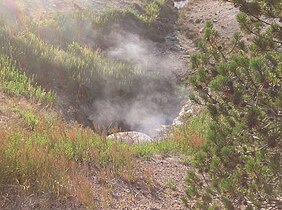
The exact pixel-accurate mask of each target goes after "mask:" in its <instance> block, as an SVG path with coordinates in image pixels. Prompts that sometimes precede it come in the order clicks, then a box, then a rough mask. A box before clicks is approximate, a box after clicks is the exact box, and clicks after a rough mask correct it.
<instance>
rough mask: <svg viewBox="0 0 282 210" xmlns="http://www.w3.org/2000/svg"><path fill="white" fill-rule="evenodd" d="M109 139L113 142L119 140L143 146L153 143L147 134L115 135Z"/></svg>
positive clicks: (120, 133)
mask: <svg viewBox="0 0 282 210" xmlns="http://www.w3.org/2000/svg"><path fill="white" fill-rule="evenodd" d="M107 138H108V139H111V140H118V141H121V142H124V143H127V144H143V143H150V142H152V141H153V139H152V138H151V137H150V136H148V135H147V134H144V133H140V132H136V131H130V132H119V133H114V134H111V135H109V136H107Z"/></svg>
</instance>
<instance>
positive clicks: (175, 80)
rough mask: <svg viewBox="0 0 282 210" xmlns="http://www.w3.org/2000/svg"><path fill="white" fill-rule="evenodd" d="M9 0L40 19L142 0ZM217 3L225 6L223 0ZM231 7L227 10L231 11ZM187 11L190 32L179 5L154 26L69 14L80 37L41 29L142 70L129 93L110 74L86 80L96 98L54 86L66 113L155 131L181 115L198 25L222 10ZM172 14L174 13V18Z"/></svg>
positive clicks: (49, 37) (108, 125) (68, 23)
mask: <svg viewBox="0 0 282 210" xmlns="http://www.w3.org/2000/svg"><path fill="white" fill-rule="evenodd" d="M5 2H6V4H8V5H9V6H10V8H11V11H12V13H13V12H14V13H15V14H16V15H23V14H25V15H28V16H32V17H34V18H37V19H41V20H42V19H44V18H45V17H49V16H52V14H55V13H61V14H67V13H71V12H73V11H81V10H91V11H95V12H94V13H96V12H97V13H100V12H102V11H103V10H105V9H107V8H112V7H115V8H117V7H120V8H121V7H122V8H125V7H127V6H134V7H137V8H139V7H138V6H136V5H137V4H134V3H135V2H139V1H127V0H123V1H116V0H112V1H96V0H93V1H91V0H83V1H76V0H60V1H55V0H46V1H43V0H17V1H14V2H10V1H6V0H5ZM208 4H210V6H211V7H212V5H213V4H218V3H215V2H214V1H210V2H208ZM14 5H17V6H14ZM172 5H173V1H171V7H172ZM194 5H195V6H194ZM186 6H187V8H189V7H195V8H196V7H197V2H194V1H193V2H191V3H190V2H189V3H188V5H186ZM218 8H219V9H220V8H221V7H220V5H218ZM139 9H140V8H139ZM200 11H201V10H200ZM229 11H230V12H229V13H230V14H233V13H234V11H233V10H229ZM22 13H23V14H22ZM229 13H228V12H224V13H223V14H224V15H229ZM186 14H187V15H190V16H191V17H190V19H189V21H188V22H189V24H186V23H183V27H182V30H185V33H186V34H185V35H186V36H185V37H183V36H181V33H180V32H179V31H178V29H177V27H178V26H177V23H178V22H177V16H178V15H177V10H176V9H175V10H174V12H173V13H170V14H168V13H167V14H162V15H163V18H162V20H161V21H163V22H165V23H163V24H162V25H161V24H159V25H156V26H153V27H155V29H154V28H153V29H150V30H148V31H146V30H144V29H142V27H141V26H140V25H138V24H137V23H134V22H132V20H130V19H129V20H125V21H124V22H123V23H119V24H115V25H113V26H110V27H109V28H107V29H106V30H96V29H93V27H92V26H91V24H82V25H77V24H76V23H74V22H73V20H72V19H71V18H68V17H67V16H66V17H67V18H65V19H64V27H67V28H68V29H67V30H69V31H74V32H75V36H77V37H79V39H78V40H76V39H75V37H73V36H71V34H69V33H67V34H64V35H63V37H60V39H58V40H56V38H57V35H56V33H55V32H54V31H53V30H52V28H51V30H50V29H48V30H45V31H44V30H42V31H41V33H40V34H41V37H42V38H43V39H44V40H45V41H46V42H48V43H51V44H53V45H59V47H64V45H65V44H64V45H61V42H62V39H63V41H66V40H67V41H66V42H69V43H71V42H72V41H79V42H80V43H81V44H83V45H86V46H88V47H90V48H92V49H93V50H98V51H101V53H102V54H103V55H104V56H106V57H109V58H112V59H115V60H118V61H119V62H122V63H125V64H130V65H132V68H136V69H138V70H137V71H139V72H140V73H139V74H138V75H137V76H134V77H133V78H132V80H131V83H132V84H131V85H130V87H129V89H130V91H131V94H130V95H128V94H127V93H126V92H125V91H124V90H120V89H119V88H118V87H117V86H116V83H112V82H110V81H108V80H107V78H105V79H104V80H105V81H104V82H102V81H99V82H101V85H100V86H99V88H98V89H97V88H96V89H92V90H91V89H90V87H89V85H86V87H85V88H87V89H90V90H91V91H92V92H97V93H96V94H94V97H95V98H94V100H93V101H91V102H87V103H84V102H83V101H76V102H74V101H73V100H72V99H70V98H68V97H66V95H65V93H64V92H62V91H60V88H59V87H55V90H56V92H57V95H58V96H59V97H58V99H59V100H58V102H59V103H58V104H59V105H60V107H61V109H62V111H63V112H64V113H65V116H66V118H67V119H70V120H78V121H79V122H81V123H83V124H88V125H90V126H91V125H94V128H97V127H99V128H101V127H104V128H105V129H103V130H105V131H106V132H111V131H109V130H111V129H112V128H114V127H116V126H117V127H118V128H119V129H122V130H136V131H141V132H144V133H146V134H149V135H150V136H152V137H155V136H157V135H158V130H160V129H161V127H162V125H169V124H171V123H172V121H173V119H174V118H175V117H176V116H177V115H178V113H179V111H180V109H181V105H182V104H181V103H182V102H183V101H184V98H185V96H187V95H188V94H189V93H188V92H187V90H185V89H184V88H183V87H181V86H180V85H179V81H180V80H183V79H186V78H187V77H188V76H189V74H190V73H191V72H189V69H188V65H187V58H188V57H189V54H190V53H191V52H193V51H195V50H196V47H195V44H194V43H193V41H194V40H195V37H197V36H198V34H199V31H198V30H202V29H201V28H200V29H199V27H202V26H201V25H203V22H204V19H208V18H213V16H214V14H215V15H217V13H211V14H209V11H207V12H205V13H203V12H198V13H197V14H194V13H186ZM203 14H205V15H206V16H203ZM168 16H175V18H172V17H168ZM229 17H230V15H229ZM185 18H187V17H184V18H183V19H182V21H184V19H185ZM194 19H195V20H194ZM227 20H228V19H227ZM231 20H232V18H231ZM231 25H232V24H231ZM187 26H188V28H187V29H186V27H187ZM229 26H230V25H229ZM226 31H228V30H226ZM186 37H189V39H187V38H186ZM68 40H69V41H68ZM91 85H92V84H91ZM55 86H57V85H55Z"/></svg>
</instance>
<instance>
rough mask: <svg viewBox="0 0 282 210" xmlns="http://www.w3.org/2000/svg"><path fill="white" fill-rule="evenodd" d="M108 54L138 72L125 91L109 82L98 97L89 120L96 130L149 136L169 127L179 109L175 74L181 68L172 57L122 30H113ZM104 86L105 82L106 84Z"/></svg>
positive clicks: (109, 37)
mask: <svg viewBox="0 0 282 210" xmlns="http://www.w3.org/2000/svg"><path fill="white" fill-rule="evenodd" d="M105 40H110V41H109V42H110V44H109V43H108V46H107V49H106V52H107V55H108V56H110V57H112V58H114V59H116V60H118V61H121V62H123V63H128V64H131V65H132V66H133V67H134V68H137V69H138V71H139V73H138V75H137V76H134V77H133V78H132V84H131V85H130V86H129V87H128V89H126V90H125V89H120V88H119V87H116V86H115V84H113V83H109V84H107V85H105V88H104V89H103V91H102V94H101V93H100V94H99V95H97V98H96V99H95V100H94V102H93V104H92V107H91V114H90V115H89V117H88V119H89V120H90V121H91V122H93V125H94V128H95V130H96V131H97V130H98V131H99V130H101V128H104V129H102V130H104V132H105V131H106V133H107V134H112V133H115V132H118V131H138V132H142V133H145V134H147V135H149V136H151V137H155V136H157V135H158V132H159V131H160V130H161V129H162V127H163V126H165V125H170V124H171V123H172V121H173V119H174V118H175V117H176V116H177V115H178V113H179V110H180V101H181V97H180V93H179V88H178V86H177V79H176V73H175V72H176V71H178V70H179V69H180V68H181V66H180V65H179V64H178V62H176V58H175V57H173V56H172V55H170V56H168V55H167V54H166V53H165V51H163V52H161V51H160V48H159V47H158V46H156V43H154V42H152V41H149V40H144V39H142V38H141V37H140V36H138V35H135V34H131V33H128V32H124V31H120V30H119V31H113V32H112V33H110V34H109V35H108V36H107V37H105ZM106 83H107V82H106Z"/></svg>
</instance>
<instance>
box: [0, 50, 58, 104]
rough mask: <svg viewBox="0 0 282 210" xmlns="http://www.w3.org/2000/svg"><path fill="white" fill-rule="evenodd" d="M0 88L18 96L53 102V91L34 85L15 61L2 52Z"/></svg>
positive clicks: (0, 59)
mask: <svg viewBox="0 0 282 210" xmlns="http://www.w3.org/2000/svg"><path fill="white" fill-rule="evenodd" d="M0 89H2V90H3V91H4V92H6V93H9V94H13V95H16V96H26V97H29V98H31V99H33V100H35V101H40V102H47V103H51V102H53V101H54V97H55V96H54V94H53V92H51V91H49V92H47V91H45V90H43V89H42V88H41V87H40V86H37V85H33V80H32V79H29V78H28V77H27V76H26V75H25V73H23V72H22V71H20V70H18V69H17V68H16V65H15V64H14V62H13V61H12V60H11V59H10V58H8V57H7V56H4V55H2V54H1V53H0Z"/></svg>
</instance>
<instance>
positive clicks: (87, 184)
mask: <svg viewBox="0 0 282 210" xmlns="http://www.w3.org/2000/svg"><path fill="white" fill-rule="evenodd" d="M176 7H179V8H176ZM238 13H239V8H237V7H234V5H233V4H232V3H228V2H222V1H217V0H190V1H171V0H153V1H147V0H134V1H128V0H122V1H117V0H111V1H100V0H97V1H96V0H94V1H90V0H83V1H76V0H60V1H55V0H47V1H42V0H16V1H8V0H3V1H1V2H0V144H1V145H0V209H218V208H220V209H223V208H225V209H234V208H231V207H230V206H231V205H229V203H228V202H227V201H226V202H224V201H223V202H222V200H221V199H222V197H220V196H219V194H216V193H214V192H213V191H212V190H211V191H208V190H209V189H210V186H209V184H208V182H210V181H213V179H212V178H214V177H213V175H209V176H207V175H206V174H205V173H208V172H209V171H208V169H210V168H208V167H207V165H208V164H209V162H208V161H210V160H211V162H212V163H211V164H210V165H211V166H212V165H213V166H214V165H215V164H218V167H219V166H220V167H219V169H220V170H219V171H220V172H221V170H225V169H224V167H223V166H222V165H220V163H218V162H217V159H213V158H214V157H215V156H216V155H218V154H227V153H228V154H227V155H226V157H225V156H224V157H225V158H226V160H229V158H230V159H232V158H233V157H235V154H233V153H232V152H231V151H233V150H231V149H230V148H229V147H228V149H230V150H228V151H224V152H222V151H221V150H220V149H218V150H217V149H214V150H212V151H208V149H207V147H208V148H212V149H213V147H214V144H211V143H210V142H211V139H216V140H217V139H218V140H221V139H222V137H221V136H219V134H218V136H217V134H214V133H212V131H213V128H215V127H213V126H214V124H215V123H216V122H224V123H225V121H224V120H223V118H220V119H219V120H218V119H216V117H218V116H216V117H215V116H214V115H213V113H214V112H213V111H214V109H212V110H211V107H212V106H216V105H217V104H220V103H219V102H217V103H214V104H212V102H211V104H212V105H210V104H209V103H210V101H209V100H210V99H209V98H212V99H213V97H214V96H216V97H215V99H213V100H214V101H215V100H217V99H218V100H219V98H220V97H218V96H217V95H216V91H217V90H218V89H220V88H218V86H221V85H218V84H217V83H216V82H212V81H209V82H210V83H207V82H205V81H204V79H203V78H202V77H201V76H203V75H204V76H206V75H208V76H207V78H206V79H207V80H208V79H211V78H212V77H213V76H214V72H212V74H211V75H209V74H208V73H203V72H202V70H203V69H204V68H206V66H205V65H211V66H212V67H211V68H207V69H206V72H208V71H209V70H210V69H212V70H213V68H214V69H217V67H216V65H217V62H218V61H219V60H220V53H217V52H215V51H212V47H214V46H213V45H212V44H217V43H216V41H218V40H217V38H216V39H215V40H216V41H214V42H213V40H212V41H211V42H210V43H209V44H211V45H212V47H206V48H205V46H204V44H202V45H201V42H199V41H200V38H201V37H206V36H207V35H208V34H209V33H210V34H212V35H215V36H217V35H219V36H220V39H219V42H220V44H222V43H224V44H222V45H220V46H219V47H218V46H217V45H216V47H217V50H219V51H220V50H221V48H220V47H221V46H223V47H226V48H228V47H229V48H232V44H234V43H233V39H234V36H233V34H234V33H235V32H236V31H238V30H239V28H240V27H242V26H241V25H242V24H241V25H240V22H239V23H237V22H236V15H237V14H238ZM207 21H210V22H209V23H211V22H212V24H213V29H216V30H217V31H218V33H217V32H214V31H213V29H211V28H208V27H209V25H208V24H206V22H207ZM207 28H208V29H207ZM211 37H212V36H211ZM253 37H254V34H249V35H245V36H243V37H242V40H243V41H244V42H246V43H247V44H249V43H251V39H252V38H253ZM206 41H207V42H209V41H210V39H209V38H207V39H206ZM197 43H200V44H197ZM228 43H231V44H228ZM238 43H239V41H238ZM240 43H241V42H240ZM236 44H237V43H236V42H235V44H234V47H233V48H232V49H231V50H230V52H228V53H227V56H229V54H230V55H232V53H233V51H235V45H236ZM277 49H280V48H279V47H278V48H277ZM209 50H210V51H211V53H210V54H211V55H212V56H214V54H215V56H214V57H212V56H209V55H208V56H206V54H207V52H210V51H209ZM238 51H239V53H242V52H245V51H244V49H241V51H240V50H238ZM220 52H221V51H220ZM197 53H203V54H199V55H198V54H197ZM204 53H206V54H204ZM246 54H247V53H246ZM201 55H202V56H201ZM244 55H245V54H244ZM197 56H198V57H197ZM205 56H206V57H205ZM279 58H280V57H279ZM279 58H277V59H278V62H277V63H279ZM201 59H202V60H201ZM209 59H210V60H209ZM217 59H218V60H217ZM231 59H232V57H231V56H230V60H231ZM208 61H209V62H208ZM197 62H198V63H197ZM225 62H226V63H228V59H225ZM250 63H251V64H252V62H250ZM254 65H255V64H254ZM273 65H274V64H273ZM279 65H280V67H279ZM279 65H278V64H277V66H278V67H277V66H275V65H274V66H275V67H277V69H278V68H280V70H281V64H279ZM215 67H216V68H215ZM273 68H274V67H273ZM218 69H219V70H218V72H219V74H221V73H222V72H223V70H222V69H221V68H220V67H218ZM226 69H227V67H226ZM280 73H281V72H280ZM222 74H224V76H226V73H222ZM275 75H276V74H275V73H273V74H270V76H269V75H268V76H269V77H268V76H266V78H274V77H275ZM277 75H278V76H277V78H278V79H274V81H275V82H274V83H275V91H277V89H279V87H280V84H281V80H280V79H281V78H280V77H279V72H278V73H277ZM204 76H203V77H204ZM216 76H217V74H216ZM195 78H196V79H195ZM279 78H280V79H279ZM216 79H218V78H216ZM224 81H225V80H224ZM246 81H249V80H248V79H247V80H246ZM217 82H218V81H217ZM219 82H222V81H221V80H220V81H219ZM226 83H227V82H226ZM226 83H224V82H222V84H223V85H222V87H223V86H224V85H226ZM270 83H271V82H269V84H270ZM199 84H200V85H199ZM220 84H221V83H220ZM228 84H230V83H228ZM205 85H206V86H207V88H206V89H204V88H203V87H205ZM250 86H251V85H250ZM236 87H237V86H236ZM238 87H239V89H240V88H241V86H238ZM213 88H214V89H213ZM206 90H208V91H207V96H208V97H205V95H204V93H206V92H205V91H206ZM228 90H229V89H228ZM240 90H241V89H240ZM224 91H225V92H223V93H219V95H220V96H225V95H224V94H225V93H226V90H225V89H224ZM275 91H274V92H275ZM269 93H273V91H272V92H271V91H270V92H269ZM275 93H276V92H275ZM269 95H271V94H269ZM273 95H274V96H273V97H276V96H277V98H278V99H277V102H276V101H275V100H274V101H275V102H273V104H272V105H273V107H275V106H276V104H279V96H278V95H279V94H278V93H277V94H276V95H275V94H274V93H273ZM271 96H272V95H271ZM197 97H203V98H201V99H200V100H199V99H197ZM249 98H250V97H249V96H248V97H246V98H244V100H247V99H248V100H249ZM232 99H233V98H232ZM204 100H207V102H206V101H205V102H206V103H202V102H203V101H204ZM226 100H229V98H228V97H226ZM230 100H231V99H230ZM242 100H243V99H242ZM214 101H213V102H214ZM231 102H233V101H231ZM231 102H229V101H228V103H229V106H231V105H230V104H231ZM222 104H225V102H222ZM257 104H259V102H257ZM262 104H263V106H264V105H265V103H262ZM222 107H223V106H222ZM222 107H220V108H222ZM246 107H248V106H246ZM212 108H214V107H212ZM220 108H218V110H220V111H222V110H224V109H223V108H222V110H221V109H220ZM230 109H231V108H230ZM273 109H274V110H275V108H273ZM240 111H241V110H240ZM243 111H245V110H243ZM243 111H241V112H243ZM224 113H226V112H224ZM234 113H235V111H234ZM234 113H233V112H232V114H234ZM277 113H278V114H277V118H275V120H277V119H280V115H281V114H280V112H279V110H278V111H277ZM236 114H237V113H236ZM246 115H247V116H249V115H248V114H246ZM263 116H265V115H263ZM236 119H237V118H236ZM232 120H233V118H232V119H231V120H229V121H228V120H226V121H228V123H230V121H232ZM275 120H274V121H275ZM234 121H235V120H234ZM275 122H276V121H275ZM279 123H280V121H279V120H278V121H277V127H278V128H276V127H274V128H273V130H275V129H276V130H275V132H276V131H277V134H278V135H279V134H280V133H279V132H280V130H279V129H280V125H281V123H280V124H279ZM224 125H225V124H224ZM275 125H276V124H275ZM230 127H232V126H230ZM230 127H228V128H226V131H227V130H228V131H229V130H230V129H231V128H230ZM234 127H235V128H236V129H237V130H235V131H232V132H235V133H236V132H237V131H238V129H239V130H240V129H241V130H242V131H245V130H247V129H246V128H244V129H243V126H241V127H240V126H238V127H236V126H234ZM222 128H224V127H222ZM229 128H230V129H229ZM258 130H259V129H258ZM252 132H256V131H254V130H252ZM219 133H220V132H219ZM232 134H233V133H232ZM247 134H249V133H247ZM224 138H226V139H228V135H226V136H224ZM232 138H233V137H232ZM234 139H235V137H234ZM227 142H230V141H227ZM207 145H212V146H210V147H209V146H207ZM254 145H255V144H254ZM277 145H280V144H278V143H277ZM232 146H233V145H232ZM226 147H227V146H226ZM243 147H244V146H242V148H243ZM222 148H223V149H224V148H225V146H224V147H222ZM238 148H239V150H240V149H241V145H239V147H238ZM245 148H247V149H246V150H248V149H249V147H247V146H246V147H244V149H245ZM250 148H252V147H251V146H250ZM279 148H280V147H278V149H277V150H275V152H277V151H280V150H279ZM219 151H220V152H219ZM234 151H235V150H234ZM234 153H235V152H234ZM240 154H241V153H240ZM248 154H249V153H247V155H246V157H247V156H248ZM271 154H273V152H272V153H271ZM209 155H211V156H212V157H211V158H210V159H208V158H209ZM232 155H234V156H232ZM219 156H220V155H219ZM236 157H238V156H236ZM275 157H276V156H275ZM204 158H206V159H204ZM233 159H236V158H233ZM233 159H232V160H233ZM238 160H239V159H238ZM278 160H279V161H281V159H280V158H278ZM197 161H199V162H197ZM201 161H203V162H201ZM205 161H207V162H205ZM279 161H278V162H279ZM222 162H224V160H222ZM202 163H203V164H202ZM240 164H241V163H238V168H239V165H240ZM244 164H245V163H244ZM223 165H224V164H223ZM226 165H228V164H226ZM226 165H225V166H226ZM231 165H232V164H231ZM262 165H263V164H262ZM200 167H207V168H208V169H206V170H202V169H201V168H200ZM230 167H231V166H230ZM273 167H274V168H275V167H276V166H273ZM235 168H236V167H235ZM250 168H251V166H250ZM213 170H214V169H213ZM250 170H251V169H250ZM255 170H258V169H257V168H256V169H255ZM230 171H232V170H230ZM212 173H214V174H216V172H214V171H212ZM273 173H274V172H273ZM279 173H280V172H279V170H278V172H277V174H278V175H277V177H278V180H279V175H281V174H279ZM223 174H225V175H226V174H227V173H223ZM234 174H236V176H238V177H239V175H241V174H240V173H239V172H238V173H237V172H236V173H234ZM242 174H243V172H242ZM232 176H233V174H232V175H230V176H229V177H228V178H230V177H231V178H232ZM242 176H250V177H255V175H254V174H252V172H250V174H248V175H245V174H243V175H242ZM207 177H212V178H207ZM238 179H239V178H238ZM191 180H193V181H191ZM226 180H228V179H227V178H226ZM226 180H224V178H222V180H219V181H218V180H217V181H215V183H217V182H218V183H221V181H222V182H223V181H226ZM232 181H233V180H232ZM230 182H231V181H230ZM242 182H243V181H242ZM225 183H226V182H225ZM240 183H241V182H240ZM196 185H197V188H198V189H199V192H198V191H197V190H195V186H196ZM222 185H224V184H222ZM226 185H227V184H226ZM277 185H278V184H277ZM234 186H235V184H234ZM212 187H214V188H215V189H217V187H218V186H217V185H216V184H214V183H213V185H212ZM202 188H203V189H204V190H206V189H207V191H208V192H204V191H200V190H202ZM214 188H212V189H214ZM240 189H241V188H240ZM240 189H239V190H238V191H240ZM220 190H221V189H220ZM224 190H226V196H227V197H228V198H229V197H232V196H233V194H232V193H230V192H229V191H228V190H229V188H228V187H226V188H224ZM224 190H222V191H220V192H223V193H225V191H224ZM227 191H228V192H227ZM274 191H275V190H274V189H273V192H274ZM277 191H278V193H277V194H279V190H277ZM209 192H211V194H212V196H213V197H212V199H211V198H210V197H209V195H208V193H209ZM259 192H260V191H259ZM275 192H276V191H275ZM205 193H206V194H205ZM213 193H214V194H213ZM229 193H230V194H229ZM240 193H241V191H240ZM240 193H239V194H240ZM244 193H245V192H244ZM234 194H235V193H234ZM270 194H271V193H270ZM273 194H274V193H273ZM246 195H247V193H246ZM240 196H241V194H240ZM240 196H239V197H240ZM202 197H203V200H204V201H203V203H199V199H201V198H202ZM224 198H225V197H224ZM277 198H278V200H279V199H280V198H281V196H280V197H279V196H276V197H275V198H273V200H275V201H276V200H277ZM205 199H206V200H205ZM240 199H241V197H240ZM240 199H239V198H238V197H236V198H235V201H234V206H235V209H245V208H247V207H248V203H246V202H243V201H241V200H240ZM242 200H243V199H242ZM269 200H270V201H271V199H269ZM270 201H269V202H270ZM206 202H208V203H209V204H210V206H209V205H208V204H206ZM248 202H249V200H248ZM226 203H227V204H226ZM251 203H252V202H251ZM254 203H255V202H254ZM252 204H253V203H252ZM279 204H280V203H279V202H278V204H277V205H279ZM228 205H229V206H228ZM255 205H257V204H256V203H255ZM275 205H276V204H274V209H275V208H276V206H275ZM212 206H218V208H216V207H215V208H213V207H212ZM208 207H210V208H208ZM229 207H230V208H229Z"/></svg>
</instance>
